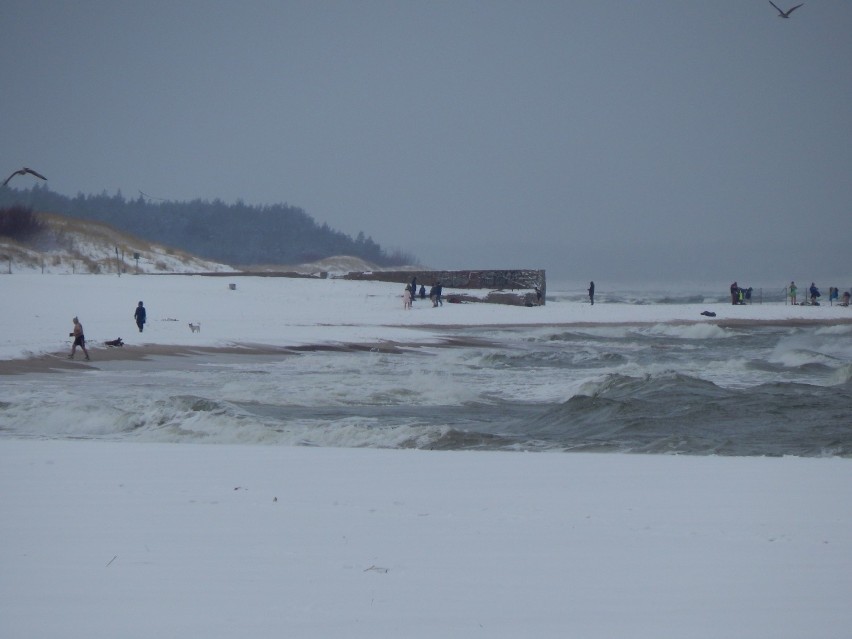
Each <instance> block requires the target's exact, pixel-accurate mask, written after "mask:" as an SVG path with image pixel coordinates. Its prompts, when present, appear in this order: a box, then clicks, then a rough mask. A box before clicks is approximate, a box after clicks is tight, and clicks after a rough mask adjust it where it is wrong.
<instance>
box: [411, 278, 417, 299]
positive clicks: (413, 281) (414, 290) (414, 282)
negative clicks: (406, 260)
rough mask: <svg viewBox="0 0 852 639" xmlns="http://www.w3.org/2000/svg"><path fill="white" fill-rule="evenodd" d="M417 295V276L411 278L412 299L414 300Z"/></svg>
mask: <svg viewBox="0 0 852 639" xmlns="http://www.w3.org/2000/svg"><path fill="white" fill-rule="evenodd" d="M415 295H417V276H415V277H412V278H411V301H412V302H413V301H414V297H415Z"/></svg>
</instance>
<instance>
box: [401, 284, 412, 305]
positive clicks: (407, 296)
mask: <svg viewBox="0 0 852 639" xmlns="http://www.w3.org/2000/svg"><path fill="white" fill-rule="evenodd" d="M402 308H405V309H410V308H411V284H406V285H405V292H404V293H403V294H402Z"/></svg>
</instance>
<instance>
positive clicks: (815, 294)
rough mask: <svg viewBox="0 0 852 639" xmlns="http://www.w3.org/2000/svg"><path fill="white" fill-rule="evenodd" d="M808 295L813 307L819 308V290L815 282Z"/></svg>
mask: <svg viewBox="0 0 852 639" xmlns="http://www.w3.org/2000/svg"><path fill="white" fill-rule="evenodd" d="M808 293H810V296H811V305H813V306H819V302H817V298H818V297H819V289H818V288H817V287H816V284H815V283H814V282H811V287H810V288H809V289H808Z"/></svg>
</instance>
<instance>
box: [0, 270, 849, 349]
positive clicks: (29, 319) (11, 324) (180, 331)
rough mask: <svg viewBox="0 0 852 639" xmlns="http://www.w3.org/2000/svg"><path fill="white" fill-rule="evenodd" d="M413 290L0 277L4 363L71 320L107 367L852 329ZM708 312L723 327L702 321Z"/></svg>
mask: <svg viewBox="0 0 852 639" xmlns="http://www.w3.org/2000/svg"><path fill="white" fill-rule="evenodd" d="M231 284H233V285H234V289H233V290H232V289H231V286H230V285H231ZM403 288H404V287H403V286H401V285H399V284H388V283H383V282H358V281H348V280H342V279H313V278H281V277H238V276H234V277H233V278H229V277H227V276H220V277H208V276H202V275H138V276H137V275H124V276H122V277H116V276H114V275H113V276H108V275H71V274H62V275H58V274H52V275H41V274H35V273H24V274H16V275H11V276H0V295H2V296H3V319H2V321H3V330H2V335H0V359H21V358H27V357H31V356H37V355H40V354H44V353H65V352H68V351H69V350H70V344H71V339H70V338H69V337H68V333H69V332H70V331H71V329H72V328H73V326H72V323H71V318H72V317H79V318H80V321H81V322H82V324H83V326H84V329H85V334H86V338H87V343H88V345H89V346H90V347H91V348H93V349H95V351H94V352H95V353H97V357H100V356H102V355H104V354H105V353H102V352H98V351H99V350H102V347H103V343H104V342H105V341H107V340H113V339H115V338H117V337H121V338H122V339H123V340H124V342H125V343H126V344H127V346H126V347H125V350H124V355H125V356H128V352H129V351H130V350H133V349H144V348H145V347H154V346H174V347H187V348H193V347H205V348H216V347H234V346H243V347H248V346H252V345H254V346H262V347H282V348H286V347H292V346H309V345H319V344H346V343H349V344H380V343H383V342H384V343H388V342H390V343H393V342H403V343H404V342H421V341H429V340H433V341H434V340H438V339H440V327H441V326H464V325H470V326H477V325H479V326H482V325H560V324H564V325H570V324H584V323H591V324H605V323H628V322H629V323H667V322H668V323H670V322H690V323H696V324H697V325H698V327H697V328H696V329H695V330H696V331H697V332H700V331H702V330H706V326H711V327H712V326H713V325H714V324H715V323H716V322H721V321H727V322H739V321H792V322H813V321H822V322H852V307H841V306H829V305H823V306H814V307H806V306H787V305H785V304H783V303H771V304H751V305H744V306H733V305H731V304H727V303H719V302H713V303H709V304H607V303H601V301H600V299H599V302H598V303H597V304H595V305H594V306H591V305H589V304H588V303H580V302H573V301H552V300H549V301H548V302H547V304H546V305H545V306H540V307H533V308H527V307H519V306H504V305H499V304H477V303H470V304H451V303H449V302H448V301H446V300H448V299H449V298H450V297H451V296H452V293H453V291H452V290H451V289H444V298H445V303H444V305H443V306H441V307H439V308H432V305H431V303H430V302H429V300H428V299H426V300H419V299H418V300H417V301H415V302H414V304H413V308H412V309H411V310H405V309H403V304H402V292H403V291H402V289H403ZM599 290H600V287H599ZM465 292H467V293H469V291H465ZM604 295H605V293H604ZM599 297H600V295H599ZM139 301H143V302H144V305H145V307H146V308H147V314H148V323H147V325H146V327H145V331H144V333H142V334H139V333H138V331H137V329H136V325H135V324H134V321H133V313H134V310H135V308H136V305H137V303H138V302H139ZM703 311H710V312H714V313H716V317H714V318H708V317H705V316H702V315H701V313H702V312H703ZM190 322H191V323H194V324H200V326H201V330H200V332H198V333H191V332H190V329H189V326H188V324H189V323H190ZM702 326H704V327H705V328H702ZM113 356H115V354H113Z"/></svg>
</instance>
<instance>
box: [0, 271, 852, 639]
mask: <svg viewBox="0 0 852 639" xmlns="http://www.w3.org/2000/svg"><path fill="white" fill-rule="evenodd" d="M231 283H234V284H235V287H234V289H233V290H232V289H231V287H230V286H229V284H231ZM400 289H401V287H400V286H398V285H391V284H381V283H369V282H348V281H343V280H334V279H328V280H317V279H288V278H271V277H269V278H264V277H235V278H234V279H228V278H227V277H202V276H159V275H158V276H154V275H144V276H132V275H125V276H122V277H120V278H119V277H115V276H103V275H100V276H94V275H39V274H22V275H17V274H16V275H11V276H2V277H0V294H2V296H3V310H2V331H0V358H2V359H3V360H4V361H3V362H2V366H3V368H2V372H5V373H7V374H0V542H2V543H0V636H2V637H4V638H5V637H9V638H18V637H21V638H24V637H26V638H48V637H58V636H62V637H86V638H87V639H92V638H101V637H102V638H107V637H109V638H113V637H123V638H134V637H139V638H142V637H145V638H148V637H153V636H157V637H196V636H198V637H202V636H203V637H206V638H219V637H221V638H225V637H234V636H238V635H239V636H247V637H258V638H261V637H270V638H271V637H282V636H287V637H317V638H319V637H323V638H328V637H476V636H482V637H583V638H596V637H601V638H611V637H654V638H655V639H656V638H664V637H672V638H675V637H677V638H683V637H707V638H711V637H712V638H714V639H718V638H719V637H728V638H730V637H743V638H746V637H748V638H755V637H766V638H770V637H771V638H773V639H776V638H783V637H789V638H791V639H792V638H794V637H795V638H799V637H832V638H834V637H836V638H840V637H847V636H848V635H849V628H850V627H852V609H850V606H849V600H850V596H852V505H850V504H852V463H850V460H849V459H847V458H837V457H832V458H800V457H781V458H764V457H717V456H675V455H638V454H636V455H631V454H594V453H522V452H494V451H490V452H489V451H485V452H483V451H475V452H474V451H427V450H384V449H375V448H332V447H310V446H276V445H238V444H210V445H205V444H195V443H179V444H173V443H162V442H158V443H140V442H137V441H94V440H91V439H78V438H75V437H70V436H69V437H57V438H50V437H43V436H38V437H27V436H22V435H21V434H20V433H15V434H14V435H11V434H9V433H8V432H4V431H6V428H5V427H4V423H3V420H4V412H7V411H8V410H10V408H9V407H10V405H11V404H12V403H13V402H14V396H13V395H14V393H13V391H12V385H13V383H14V384H17V385H20V384H28V383H32V384H40V383H44V380H45V378H46V377H47V376H55V375H67V376H76V377H78V378H79V377H81V376H85V375H87V374H88V373H89V372H90V371H99V372H107V373H108V372H109V371H110V370H112V369H111V368H110V367H114V366H119V365H121V361H122V359H124V360H126V359H128V358H143V359H149V358H150V371H149V372H150V373H152V374H156V371H157V366H159V362H160V361H162V359H163V358H167V357H168V355H167V354H168V353H169V352H170V351H174V352H176V353H182V352H188V351H193V350H195V351H197V352H202V353H203V352H205V350H204V349H219V350H221V349H241V350H245V351H247V352H251V351H253V350H257V351H258V352H266V353H269V352H273V353H274V352H276V349H290V348H296V347H319V346H339V347H343V346H345V345H358V346H363V347H365V348H382V347H385V346H388V345H393V344H429V343H439V342H441V341H442V340H444V339H445V336H444V333H443V332H442V327H449V326H484V325H504V326H513V325H527V324H541V325H543V326H546V325H561V324H565V325H571V324H577V325H580V324H619V323H648V324H651V325H656V324H668V325H670V324H673V323H674V324H677V325H678V326H679V327H681V326H682V329H680V330H683V331H687V332H695V333H696V334H701V332H712V331H718V330H721V329H720V328H719V324H720V323H725V322H741V321H750V322H759V321H765V322H781V323H784V322H788V323H801V322H822V323H825V324H826V325H827V326H828V327H840V329H841V330H840V331H838V332H837V334H838V336H839V337H838V339H841V340H843V339H847V335H848V331H846V327H847V325H848V324H849V322H850V319H852V309H850V308H845V307H839V306H833V307H832V306H827V305H824V306H820V307H796V306H785V305H784V304H783V303H781V304H778V303H775V304H762V305H759V304H755V305H750V306H731V305H730V304H722V303H708V304H666V305H650V304H649V305H637V304H607V303H597V304H595V305H594V306H590V305H589V304H587V303H581V302H579V301H571V298H570V296H566V297H565V298H560V299H557V300H556V301H548V303H547V305H546V306H544V307H536V308H524V307H508V306H495V305H485V304H449V303H445V304H444V306H443V307H439V308H432V306H431V304H430V303H429V301H428V300H426V301H417V302H415V304H414V309H413V310H411V311H406V310H404V309H403V305H402V300H401V293H402V291H401V290H400ZM450 293H451V292H450V291H445V294H447V295H449V294H450ZM140 300H142V301H144V304H145V306H146V307H147V309H148V324H147V325H146V327H145V330H144V332H143V333H141V334H140V333H139V332H138V330H137V329H136V326H135V324H134V323H133V311H134V308H135V307H136V304H137V303H138V301H140ZM705 310H708V311H712V312H715V313H716V317H715V318H706V317H704V316H701V315H700V313H701V312H702V311H705ZM74 316H78V317H79V318H80V320H81V322H82V323H83V325H84V328H85V332H86V336H87V339H88V343H89V346H90V349H91V354H92V361H91V362H82V361H79V359H80V355H79V354H78V361H75V362H71V363H69V362H67V361H66V360H65V359H64V358H65V355H66V353H67V352H68V350H69V349H70V338H69V337H67V335H68V333H69V332H70V330H71V318H72V317H74ZM190 322H192V323H198V324H200V325H201V330H200V332H197V333H195V332H191V331H190V329H189V327H188V326H187V325H188V323H190ZM116 337H122V338H123V339H124V341H125V342H126V344H127V345H126V346H125V347H124V348H123V349H108V348H106V347H105V346H104V345H103V342H104V341H106V340H111V339H115V338H116ZM847 352H848V351H847ZM50 371H54V372H50ZM70 379H74V377H71V378H70ZM105 379H107V380H108V378H105ZM140 379H144V377H143V378H140ZM105 383H109V382H108V381H106V382H105ZM286 390H287V389H282V391H285V392H286ZM81 392H87V393H89V392H91V393H92V397H91V398H89V399H90V400H91V401H92V402H96V401H97V393H96V392H92V391H91V389H90V388H89V387H86V389H85V390H81ZM138 392H139V393H140V394H144V393H145V392H146V390H145V387H144V384H141V385H140V386H139V390H138ZM59 400H61V398H59ZM60 408H61V404H60ZM767 419H771V417H770V416H768V417H767ZM850 423H852V418H850Z"/></svg>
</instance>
